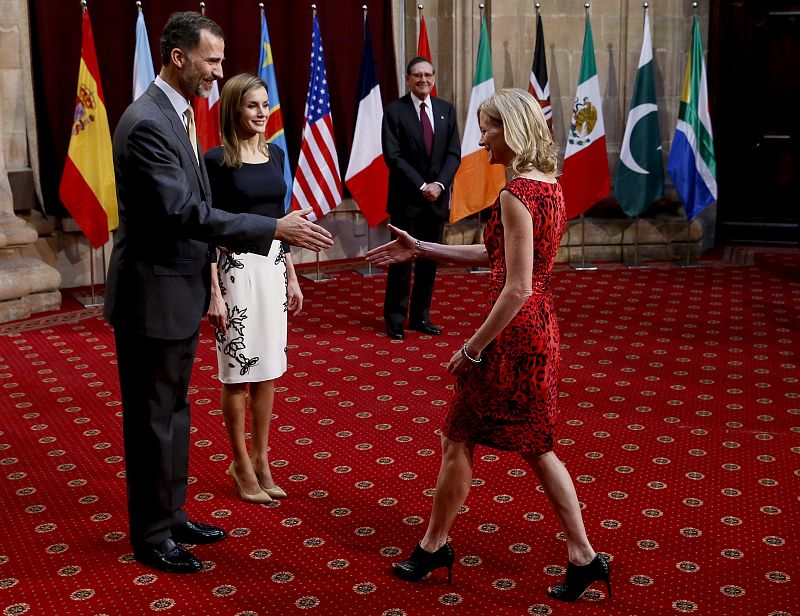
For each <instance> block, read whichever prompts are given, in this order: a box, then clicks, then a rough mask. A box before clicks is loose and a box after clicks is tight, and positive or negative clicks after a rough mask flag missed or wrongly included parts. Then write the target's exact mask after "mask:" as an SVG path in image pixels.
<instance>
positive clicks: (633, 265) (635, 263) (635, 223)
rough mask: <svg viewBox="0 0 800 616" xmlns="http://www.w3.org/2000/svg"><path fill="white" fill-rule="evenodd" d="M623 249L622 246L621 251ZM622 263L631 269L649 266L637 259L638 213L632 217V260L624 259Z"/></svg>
mask: <svg viewBox="0 0 800 616" xmlns="http://www.w3.org/2000/svg"><path fill="white" fill-rule="evenodd" d="M623 246H624V245H623ZM624 250H625V249H624V247H623V251H624ZM623 256H624V255H623ZM623 265H624V266H625V267H627V268H628V269H633V268H638V269H646V268H649V267H650V266H649V265H648V264H647V263H641V262H640V261H639V215H638V214H637V215H636V216H635V217H634V219H633V261H625V262H624V263H623Z"/></svg>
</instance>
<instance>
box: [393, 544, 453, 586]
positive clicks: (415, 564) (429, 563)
mask: <svg viewBox="0 0 800 616" xmlns="http://www.w3.org/2000/svg"><path fill="white" fill-rule="evenodd" d="M455 560H456V553H455V552H454V551H453V548H452V546H451V545H450V542H449V541H448V542H446V543H445V544H444V545H443V546H442V547H440V548H439V549H438V550H436V551H435V552H426V551H425V550H423V549H422V546H420V545H419V544H417V547H415V548H414V551H413V552H412V553H411V558H409V559H408V560H404V561H402V562H399V563H397V564H396V565H395V566H394V574H395V575H396V576H397V577H399V578H400V579H401V580H406V581H407V582H419V581H420V580H421V579H422V578H424V577H425V576H426V575H427V574H428V573H430V572H431V571H433V570H434V569H439V568H440V567H447V581H448V583H450V584H452V583H453V562H455Z"/></svg>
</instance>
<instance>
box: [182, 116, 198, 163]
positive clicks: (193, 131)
mask: <svg viewBox="0 0 800 616" xmlns="http://www.w3.org/2000/svg"><path fill="white" fill-rule="evenodd" d="M183 115H185V116H186V132H187V133H189V143H191V144H192V149H193V150H194V157H195V159H196V160H197V162H200V158H199V156H198V155H197V128H195V125H194V109H192V107H191V105H190V106H189V107H187V108H186V111H184V112H183Z"/></svg>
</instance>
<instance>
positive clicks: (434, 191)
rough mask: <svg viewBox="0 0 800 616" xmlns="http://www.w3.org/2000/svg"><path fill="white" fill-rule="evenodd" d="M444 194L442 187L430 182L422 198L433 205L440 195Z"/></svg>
mask: <svg viewBox="0 0 800 616" xmlns="http://www.w3.org/2000/svg"><path fill="white" fill-rule="evenodd" d="M441 194H442V187H441V186H439V185H438V184H437V183H436V182H429V183H428V184H427V186H425V188H423V189H422V196H423V197H425V198H426V199H427V200H428V201H430V202H431V203H433V202H434V201H436V200H437V199H438V198H439V195H441Z"/></svg>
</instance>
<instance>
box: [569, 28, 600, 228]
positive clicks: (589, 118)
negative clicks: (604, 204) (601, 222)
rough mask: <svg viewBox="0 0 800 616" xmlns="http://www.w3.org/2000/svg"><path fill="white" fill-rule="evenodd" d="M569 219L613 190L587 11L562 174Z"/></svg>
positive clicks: (581, 212)
mask: <svg viewBox="0 0 800 616" xmlns="http://www.w3.org/2000/svg"><path fill="white" fill-rule="evenodd" d="M561 187H562V189H563V191H564V203H565V205H566V208H567V218H574V217H575V216H578V215H579V214H583V213H584V212H585V211H586V210H588V209H589V208H590V207H592V205H594V204H595V203H597V202H598V201H600V199H602V198H603V197H605V196H606V195H608V193H609V192H611V176H610V174H609V172H608V157H607V156H606V129H605V126H604V125H603V101H602V99H601V98H600V81H599V80H598V78H597V65H596V64H595V62H594V42H593V41H592V24H591V23H590V21H589V13H588V12H587V13H586V33H585V35H584V38H583V57H582V59H581V74H580V77H579V78H578V91H577V92H576V94H575V103H574V104H573V106H572V119H571V120H570V125H569V131H568V133H567V148H566V151H565V152H564V169H563V174H562V176H561Z"/></svg>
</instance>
